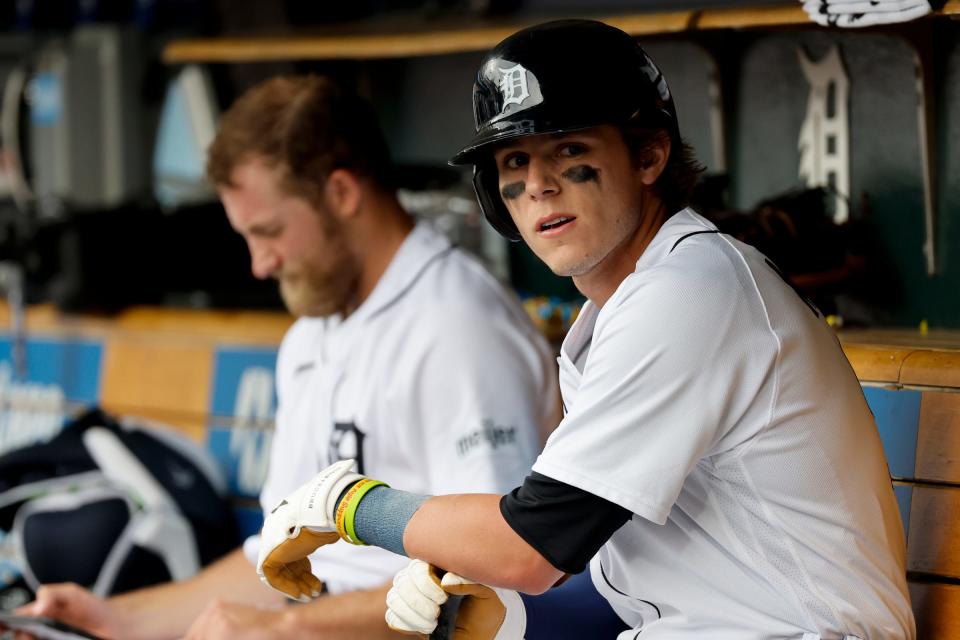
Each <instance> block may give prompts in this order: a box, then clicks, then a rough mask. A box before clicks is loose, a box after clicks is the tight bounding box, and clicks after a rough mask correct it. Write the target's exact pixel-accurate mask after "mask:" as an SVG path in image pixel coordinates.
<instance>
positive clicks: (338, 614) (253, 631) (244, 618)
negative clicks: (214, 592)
mask: <svg viewBox="0 0 960 640" xmlns="http://www.w3.org/2000/svg"><path fill="white" fill-rule="evenodd" d="M389 588H390V584H389V583H388V584H385V585H382V586H381V587H378V588H376V589H369V590H361V591H350V592H347V593H342V594H338V595H325V596H322V597H320V598H317V599H316V600H313V601H312V602H310V603H309V604H303V605H299V606H288V607H283V608H281V609H278V610H263V609H260V608H255V607H251V606H242V605H235V604H232V603H228V602H222V601H214V602H212V603H211V604H210V605H208V606H207V608H206V609H205V610H204V611H203V613H202V614H201V615H200V617H199V618H198V619H197V620H196V622H195V623H194V624H193V626H191V627H190V631H189V632H188V633H187V634H186V636H185V640H248V639H249V640H282V639H290V638H308V637H309V638H323V639H324V640H356V638H365V639H367V638H369V639H370V640H397V639H400V638H404V637H406V638H409V636H404V635H402V634H400V633H397V632H394V631H391V630H390V629H389V628H388V627H387V624H386V621H385V617H386V611H387V606H386V596H387V591H388V590H389Z"/></svg>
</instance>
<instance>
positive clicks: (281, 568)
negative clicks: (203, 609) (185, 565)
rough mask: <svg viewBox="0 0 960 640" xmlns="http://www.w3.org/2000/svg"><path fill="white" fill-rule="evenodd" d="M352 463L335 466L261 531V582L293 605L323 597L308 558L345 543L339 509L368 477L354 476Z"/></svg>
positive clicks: (276, 511) (287, 503) (292, 497)
mask: <svg viewBox="0 0 960 640" xmlns="http://www.w3.org/2000/svg"><path fill="white" fill-rule="evenodd" d="M352 468H353V460H341V461H340V462H337V463H335V464H332V465H330V466H329V467H327V468H326V469H324V470H323V471H321V472H320V473H318V474H317V475H316V476H315V477H314V478H313V480H311V481H310V482H308V483H306V484H305V485H303V486H302V487H300V488H299V489H297V490H296V491H294V492H293V493H291V494H290V495H289V496H287V497H286V499H285V500H283V501H281V502H280V504H279V505H277V506H276V507H275V508H274V509H273V511H271V512H270V513H269V514H267V517H266V519H265V520H264V522H263V529H262V530H261V532H260V558H259V559H258V561H257V574H258V575H259V576H260V580H262V581H263V582H264V584H267V585H269V586H271V587H273V588H274V589H276V590H277V591H281V592H283V593H284V594H286V595H287V596H289V597H291V598H293V599H294V600H300V601H301V602H306V601H309V600H310V599H311V598H316V597H317V596H319V595H320V586H321V585H320V580H318V579H317V577H316V576H314V575H313V574H312V573H311V571H310V560H309V559H308V556H309V555H310V554H311V553H313V552H314V551H316V550H317V549H318V548H319V547H322V546H323V545H327V544H331V543H334V542H336V541H337V540H339V539H340V536H339V534H338V533H337V528H336V525H335V523H334V510H335V509H336V506H337V500H338V499H339V497H340V494H341V493H343V491H344V489H346V488H347V487H349V486H350V485H351V484H353V483H354V482H356V481H357V480H360V479H362V478H363V476H361V475H359V474H357V473H354V472H353V471H352Z"/></svg>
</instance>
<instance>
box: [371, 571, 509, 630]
mask: <svg viewBox="0 0 960 640" xmlns="http://www.w3.org/2000/svg"><path fill="white" fill-rule="evenodd" d="M451 595H454V596H463V600H462V601H461V602H460V607H459V610H458V612H457V617H456V623H455V629H454V631H453V632H452V634H451V636H450V637H451V639H452V640H518V639H519V638H523V633H524V631H525V630H526V627H527V614H526V610H525V609H524V606H523V600H521V599H520V595H519V594H518V593H517V592H516V591H510V590H508V589H497V588H494V587H488V586H486V585H482V584H477V583H476V582H473V581H472V580H467V579H466V578H463V577H462V576H458V575H457V574H455V573H447V574H445V575H444V576H443V578H442V579H438V578H437V574H436V571H435V569H434V568H433V567H432V566H430V565H429V564H427V563H425V562H423V561H422V560H414V561H412V562H411V563H410V564H409V565H407V566H406V567H405V568H404V569H402V570H401V571H400V572H399V573H397V575H396V576H395V577H394V580H393V588H391V589H390V591H389V592H388V593H387V615H386V619H387V625H388V626H389V627H390V628H391V629H393V630H394V631H399V632H401V633H409V634H421V635H429V634H431V633H433V632H434V630H435V629H436V627H437V620H438V618H439V616H440V606H441V605H442V604H444V603H445V602H446V601H447V598H448V597H449V596H451Z"/></svg>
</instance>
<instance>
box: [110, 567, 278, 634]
mask: <svg viewBox="0 0 960 640" xmlns="http://www.w3.org/2000/svg"><path fill="white" fill-rule="evenodd" d="M215 598H219V599H221V600H226V601H229V602H235V603H239V604H251V605H254V604H255V605H257V606H261V607H263V606H270V605H271V604H276V605H278V606H279V605H280V604H282V603H284V602H285V600H284V598H283V596H282V595H280V594H279V593H277V592H276V591H274V590H272V589H270V588H268V587H266V586H264V585H263V584H262V583H261V582H260V579H259V578H258V577H257V572H256V570H255V569H254V567H253V566H252V565H251V564H250V562H249V561H248V560H247V559H246V557H245V556H244V555H243V551H242V550H241V549H236V550H234V551H232V552H230V553H229V554H227V555H226V556H224V557H223V558H221V559H220V560H218V561H217V562H215V563H214V564H212V565H210V566H209V567H207V568H205V569H204V570H203V571H201V572H200V573H199V574H197V575H196V576H194V577H193V578H191V579H189V580H185V581H183V582H170V583H166V584H162V585H159V586H156V587H148V588H146V589H139V590H137V591H132V592H130V593H127V594H123V595H120V596H116V597H114V598H111V599H110V600H109V604H110V606H111V608H112V609H113V610H114V611H115V612H116V615H117V617H118V622H119V625H120V627H121V628H123V629H124V630H126V633H124V635H123V637H124V638H129V639H134V638H136V639H139V640H161V639H166V638H177V637H180V636H181V635H183V633H184V632H185V631H186V630H187V629H188V628H189V627H190V624H191V623H192V622H193V621H194V619H195V618H196V617H197V616H199V615H200V613H201V612H202V611H203V609H204V608H205V607H206V606H207V605H208V604H209V603H210V602H211V601H212V600H213V599H215Z"/></svg>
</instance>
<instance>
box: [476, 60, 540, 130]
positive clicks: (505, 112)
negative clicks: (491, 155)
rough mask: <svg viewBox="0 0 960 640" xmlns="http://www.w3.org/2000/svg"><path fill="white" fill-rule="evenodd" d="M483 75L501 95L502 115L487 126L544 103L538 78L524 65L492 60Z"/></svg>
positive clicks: (494, 118)
mask: <svg viewBox="0 0 960 640" xmlns="http://www.w3.org/2000/svg"><path fill="white" fill-rule="evenodd" d="M483 75H484V77H485V78H486V81H487V82H489V83H490V84H492V85H494V86H495V87H496V90H497V91H498V92H499V93H500V105H499V107H500V113H498V114H496V115H494V116H493V117H492V118H490V120H489V121H488V122H487V123H486V124H491V123H493V122H496V121H498V120H500V119H502V118H505V117H507V116H509V115H510V114H513V113H516V112H517V111H523V110H524V109H529V108H530V107H532V106H534V105H537V104H540V103H541V102H543V96H542V95H541V94H540V85H539V83H538V82H537V77H536V76H535V75H533V74H532V73H531V72H530V71H529V70H528V69H527V68H526V67H524V66H523V65H522V64H519V63H516V62H512V61H510V60H502V59H495V60H491V61H490V62H488V63H487V65H486V67H485V69H484V71H483ZM510 105H514V106H512V107H511V106H510Z"/></svg>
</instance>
